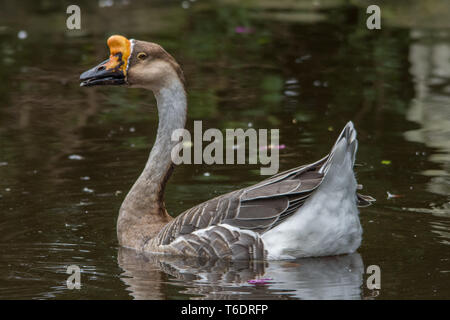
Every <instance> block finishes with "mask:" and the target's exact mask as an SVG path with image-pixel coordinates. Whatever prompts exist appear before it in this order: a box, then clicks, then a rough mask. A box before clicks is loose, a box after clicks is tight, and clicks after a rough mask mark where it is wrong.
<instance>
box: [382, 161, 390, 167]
mask: <svg viewBox="0 0 450 320" xmlns="http://www.w3.org/2000/svg"><path fill="white" fill-rule="evenodd" d="M391 163H392V162H391V160H381V164H384V165H386V166H388V165H390V164H391Z"/></svg>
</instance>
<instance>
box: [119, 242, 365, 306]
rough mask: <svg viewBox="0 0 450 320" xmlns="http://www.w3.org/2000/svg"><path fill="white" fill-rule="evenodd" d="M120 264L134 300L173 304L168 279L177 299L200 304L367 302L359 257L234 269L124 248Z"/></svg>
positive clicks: (246, 264) (241, 264) (229, 265)
mask: <svg viewBox="0 0 450 320" xmlns="http://www.w3.org/2000/svg"><path fill="white" fill-rule="evenodd" d="M118 263H119V266H120V267H121V268H122V269H123V270H124V273H123V274H122V276H121V279H122V281H123V282H124V283H125V284H126V285H127V286H128V290H129V291H130V292H131V293H130V294H131V296H133V298H135V299H166V298H170V297H166V296H165V293H164V292H163V286H162V283H164V280H165V279H167V280H166V281H168V282H169V284H172V285H173V286H175V287H177V289H176V292H175V293H174V295H178V296H179V295H180V294H189V295H190V296H194V297H195V296H197V297H199V298H201V299H245V298H247V297H248V298H251V299H264V298H266V299H267V298H270V299H274V298H283V299H286V298H289V297H295V298H300V299H360V298H361V296H362V292H361V285H362V282H363V272H364V265H363V261H362V258H361V256H360V255H359V254H358V253H354V254H351V255H344V256H337V257H324V258H309V259H298V260H294V261H268V262H260V263H249V262H246V261H242V262H238V263H230V262H227V261H223V260H199V259H185V258H180V257H169V256H161V255H149V254H142V253H137V252H136V251H134V250H130V249H125V248H120V249H119V253H118ZM254 279H269V280H266V281H265V283H264V284H257V285H253V284H249V283H248V281H249V280H254ZM164 287H165V286H164ZM250 294H251V295H250ZM172 298H173V297H172Z"/></svg>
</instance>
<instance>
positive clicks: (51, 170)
mask: <svg viewBox="0 0 450 320" xmlns="http://www.w3.org/2000/svg"><path fill="white" fill-rule="evenodd" d="M78 2H79V3H80V7H81V12H82V20H81V24H82V28H81V30H74V31H71V30H67V28H66V25H65V22H66V21H65V20H66V17H67V14H66V13H65V11H66V6H64V5H62V4H61V3H60V2H56V3H55V4H51V2H48V1H21V2H20V4H19V3H18V2H12V1H11V2H8V4H6V5H5V7H4V8H2V11H1V12H0V51H1V55H0V256H1V263H0V298H1V299H131V298H137V299H203V298H208V299H219V298H221V299H222V298H229V299H429V298H447V299H448V298H450V286H449V274H450V261H449V259H450V254H449V253H450V250H449V249H450V247H449V245H450V203H449V194H450V192H449V191H450V177H449V174H450V24H449V21H450V19H449V18H450V3H448V2H447V1H426V2H423V1H418V0H417V1H395V4H394V3H393V2H392V1H390V2H389V1H384V2H382V1H373V3H378V4H379V5H380V6H381V8H382V29H381V30H368V29H367V28H366V19H367V17H368V15H367V14H366V12H365V10H366V5H365V2H364V1H352V3H353V4H352V5H349V4H348V2H347V1H343V0H342V1H339V0H327V1H325V0H321V1H288V0H279V1H277V2H276V3H273V4H271V3H270V2H269V1H261V2H254V1H253V2H249V3H247V2H242V3H240V4H239V5H237V3H238V2H235V1H214V2H213V3H212V2H208V1H202V0H197V1H195V2H191V1H170V2H167V1H164V2H163V1H160V2H157V1H155V2H153V3H152V4H151V5H149V4H145V3H144V2H143V1H131V0H129V1H116V0H115V1H113V0H111V1H102V0H101V1H97V2H93V1H78ZM111 34H122V35H125V36H127V37H129V38H135V39H141V40H148V41H153V42H157V43H160V44H161V45H163V47H164V48H166V50H167V51H169V52H170V53H172V54H173V55H174V57H176V59H177V60H178V61H179V62H180V64H181V65H182V67H183V69H184V72H185V76H186V79H187V90H188V95H189V96H188V101H189V115H188V124H187V127H188V128H189V129H192V128H193V121H194V120H202V121H203V127H204V128H219V129H225V128H244V129H245V128H248V127H250V126H251V127H253V128H268V129H271V128H279V129H280V143H281V144H284V145H285V148H284V149H281V150H280V170H287V169H289V168H292V167H295V166H299V165H301V164H305V163H310V162H313V161H315V160H318V159H320V158H321V157H323V156H324V155H326V154H327V153H328V152H329V149H330V148H331V146H332V144H333V143H334V140H335V139H336V137H337V135H338V134H339V131H340V130H341V128H342V127H343V126H344V125H345V123H346V122H347V121H348V120H352V121H353V122H354V123H355V126H356V129H357V131H358V138H359V150H358V154H357V167H356V174H357V178H358V181H359V183H361V184H363V185H364V192H363V193H365V194H370V195H372V196H373V197H375V198H376V199H377V202H376V203H375V204H374V205H372V206H371V207H368V208H362V209H361V213H360V218H361V223H362V226H363V230H364V235H363V242H362V245H361V247H360V248H359V249H358V251H357V253H355V254H352V255H344V256H338V257H325V258H314V259H300V260H296V261H290V262H286V261H278V262H268V263H266V264H262V265H252V266H249V265H246V264H232V265H229V264H226V263H224V262H220V261H219V262H211V261H209V262H208V261H206V262H199V261H194V262H193V261H186V260H180V259H171V258H156V257H150V256H142V255H139V254H136V253H135V252H134V251H130V250H125V249H120V248H119V246H118V243H117V238H116V219H117V213H118V209H119V207H120V204H121V202H122V201H123V199H124V197H125V195H126V193H127V192H128V190H129V189H130V187H131V185H132V184H133V182H134V181H135V179H136V178H137V177H138V175H139V173H140V171H141V170H142V169H143V166H144V164H145V162H146V160H147V156H148V152H149V150H150V148H151V146H152V143H153V141H154V136H155V133H156V127H157V114H156V108H155V100H154V98H153V96H152V94H151V93H150V92H146V91H143V90H138V89H125V88H107V87H101V88H88V89H86V88H80V87H79V82H78V77H79V75H80V73H81V72H82V71H84V70H87V69H88V68H90V67H92V66H94V65H96V64H97V63H99V62H101V61H103V60H104V59H106V57H107V56H108V50H107V47H106V43H105V40H106V39H107V37H108V36H110V35H111ZM259 167H260V166H259V165H183V166H178V167H177V169H176V170H175V172H174V174H173V176H172V178H171V179H170V181H169V183H168V186H167V189H166V205H167V207H168V210H169V212H170V213H171V214H172V215H174V216H175V215H177V214H179V213H181V212H182V211H184V210H185V209H188V208H190V207H192V206H194V205H196V204H198V203H200V202H202V201H205V200H208V199H210V198H212V197H214V196H216V195H219V194H222V193H226V192H228V191H231V190H234V189H237V188H240V187H244V186H249V185H251V184H254V183H256V182H258V181H260V180H261V179H262V178H263V177H262V176H260V174H259ZM73 264H74V265H78V266H79V267H80V268H81V270H82V273H81V289H80V290H69V289H67V287H66V279H67V277H68V275H67V274H66V268H67V266H69V265H73ZM371 265H376V266H379V267H380V270H381V288H380V289H379V290H371V289H369V288H368V287H367V285H366V281H367V279H368V277H369V276H370V274H369V273H367V268H368V266H371ZM258 276H260V277H262V278H266V279H269V280H267V281H266V283H263V284H256V285H255V284H252V283H249V282H248V280H251V279H255V278H256V277H258Z"/></svg>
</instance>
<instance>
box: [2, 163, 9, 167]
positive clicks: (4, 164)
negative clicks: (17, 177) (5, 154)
mask: <svg viewBox="0 0 450 320" xmlns="http://www.w3.org/2000/svg"><path fill="white" fill-rule="evenodd" d="M7 165H8V162H0V167H4V166H7Z"/></svg>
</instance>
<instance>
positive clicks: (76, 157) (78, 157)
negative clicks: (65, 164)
mask: <svg viewBox="0 0 450 320" xmlns="http://www.w3.org/2000/svg"><path fill="white" fill-rule="evenodd" d="M83 159H84V158H83V157H82V156H80V155H78V154H71V155H70V156H69V160H83Z"/></svg>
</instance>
